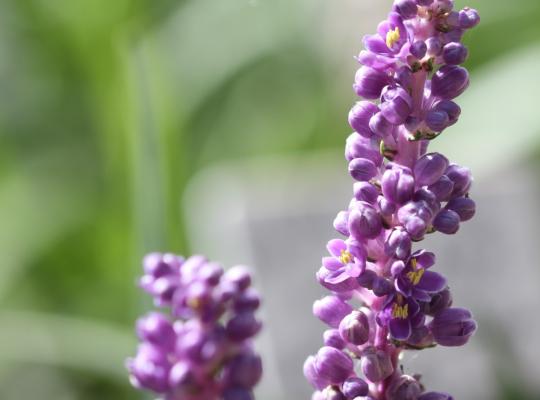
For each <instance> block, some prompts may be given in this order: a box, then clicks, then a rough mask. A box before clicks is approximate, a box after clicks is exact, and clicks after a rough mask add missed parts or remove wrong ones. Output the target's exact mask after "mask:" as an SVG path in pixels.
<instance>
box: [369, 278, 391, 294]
mask: <svg viewBox="0 0 540 400" xmlns="http://www.w3.org/2000/svg"><path fill="white" fill-rule="evenodd" d="M371 290H373V294H374V295H375V296H377V297H382V296H386V295H387V294H390V293H392V292H393V291H394V285H393V284H392V282H390V281H389V280H388V279H386V278H383V277H381V276H377V277H375V279H373V287H372V288H371Z"/></svg>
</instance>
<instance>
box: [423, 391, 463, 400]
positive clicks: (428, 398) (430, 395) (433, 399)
mask: <svg viewBox="0 0 540 400" xmlns="http://www.w3.org/2000/svg"><path fill="white" fill-rule="evenodd" d="M418 400H454V398H453V397H452V396H450V395H449V394H448V393H440V392H426V393H422V394H421V395H420V397H418Z"/></svg>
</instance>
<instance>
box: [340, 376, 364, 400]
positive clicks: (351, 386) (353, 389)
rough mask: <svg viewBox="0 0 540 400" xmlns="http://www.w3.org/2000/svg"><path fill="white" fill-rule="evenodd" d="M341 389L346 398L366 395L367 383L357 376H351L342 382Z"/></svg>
mask: <svg viewBox="0 0 540 400" xmlns="http://www.w3.org/2000/svg"><path fill="white" fill-rule="evenodd" d="M341 391H342V392H343V394H344V395H345V397H346V398H347V399H351V400H352V399H356V398H358V397H362V396H367V394H368V393H369V386H368V384H367V383H366V382H365V381H364V380H362V379H360V378H357V377H351V378H349V379H347V380H346V381H345V382H343V385H342V386H341Z"/></svg>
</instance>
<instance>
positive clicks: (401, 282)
mask: <svg viewBox="0 0 540 400" xmlns="http://www.w3.org/2000/svg"><path fill="white" fill-rule="evenodd" d="M395 286H396V290H397V291H399V292H401V293H403V294H404V295H405V296H410V295H411V284H410V283H409V282H408V281H407V280H405V279H403V277H402V276H399V277H398V278H397V279H396V281H395Z"/></svg>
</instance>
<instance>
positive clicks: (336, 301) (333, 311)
mask: <svg viewBox="0 0 540 400" xmlns="http://www.w3.org/2000/svg"><path fill="white" fill-rule="evenodd" d="M351 311H352V307H351V306H350V305H349V304H348V303H345V302H344V301H343V300H341V299H340V298H338V297H336V296H326V297H323V298H322V299H320V300H316V301H315V302H314V303H313V314H314V315H315V316H316V317H317V318H319V319H320V320H321V321H322V322H324V323H325V324H327V325H328V326H330V327H331V328H338V327H339V323H340V322H341V320H342V319H343V318H344V317H345V316H346V315H348V314H349V313H350V312H351Z"/></svg>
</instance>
